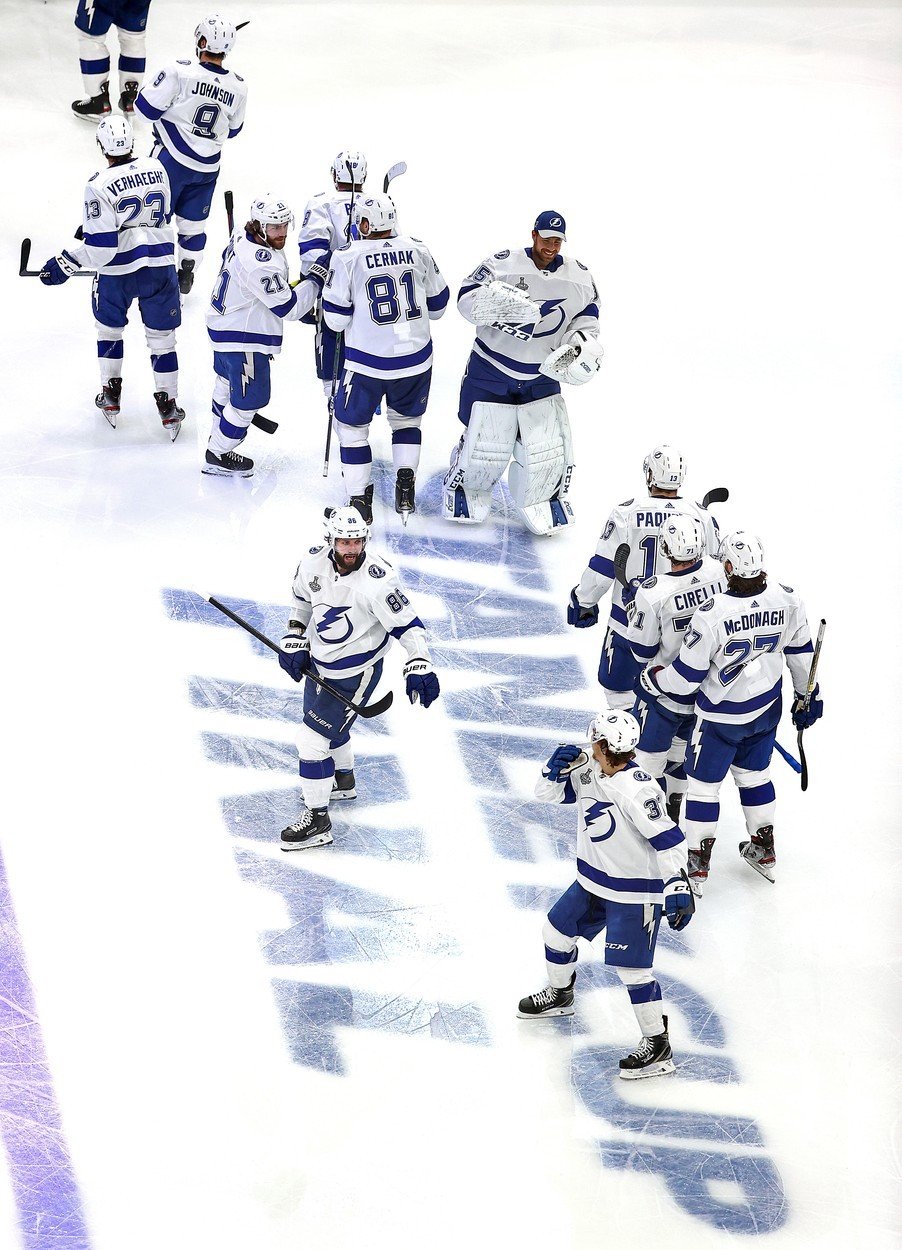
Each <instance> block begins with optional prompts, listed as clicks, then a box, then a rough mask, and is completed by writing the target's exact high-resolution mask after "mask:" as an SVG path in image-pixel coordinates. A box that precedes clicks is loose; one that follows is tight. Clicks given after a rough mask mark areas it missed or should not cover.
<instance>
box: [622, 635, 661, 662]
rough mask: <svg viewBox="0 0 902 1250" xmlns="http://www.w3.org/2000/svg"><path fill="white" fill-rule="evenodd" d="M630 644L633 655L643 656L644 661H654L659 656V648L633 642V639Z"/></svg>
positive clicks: (645, 643)
mask: <svg viewBox="0 0 902 1250" xmlns="http://www.w3.org/2000/svg"><path fill="white" fill-rule="evenodd" d="M629 644H630V651H632V653H633V655H641V657H642V659H643V660H653V659H654V658H655V656H656V655H657V654H658V648H657V647H653V646H651V645H650V644H649V643H647V642H633V640H632V638H631V639H630V640H629Z"/></svg>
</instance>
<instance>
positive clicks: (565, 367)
mask: <svg viewBox="0 0 902 1250" xmlns="http://www.w3.org/2000/svg"><path fill="white" fill-rule="evenodd" d="M603 355H604V348H603V347H602V346H601V344H600V343H598V342H596V340H595V339H593V338H590V337H589V335H588V334H584V333H583V332H582V330H577V331H576V332H575V334H574V335H573V338H572V339H571V340H570V342H569V343H562V344H561V346H560V347H556V348H555V350H554V351H553V352H552V353H551V355H550V356H548V357H547V358H546V359H545V360H544V361H543V362H542V363H541V364H540V365H539V373H544V374H545V377H546V378H553V379H554V381H555V382H569V383H570V385H571V386H582V385H584V383H586V382H591V381H592V379H593V378H594V377H595V374H596V373H597V372H598V370H599V369H600V368H601V358H602V356H603Z"/></svg>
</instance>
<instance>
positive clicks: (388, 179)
mask: <svg viewBox="0 0 902 1250" xmlns="http://www.w3.org/2000/svg"><path fill="white" fill-rule="evenodd" d="M406 173H407V161H398V163H397V165H392V167H391V169H390V170H389V171H388V173H387V174H386V175H385V177H384V178H383V180H382V194H383V195H385V193H386V192H387V191H388V188H389V185H390V184H391V183H392V182H394V180H395V178H400V177H401V175H402V174H406Z"/></svg>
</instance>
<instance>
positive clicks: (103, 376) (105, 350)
mask: <svg viewBox="0 0 902 1250" xmlns="http://www.w3.org/2000/svg"><path fill="white" fill-rule="evenodd" d="M94 328H95V329H96V331H97V345H98V350H97V361H98V364H99V366H100V381H101V384H102V385H105V384H106V383H107V382H109V380H110V378H121V377H122V366H123V360H124V351H123V347H122V339H123V335H124V333H125V326H106V325H103V323H102V322H100V321H95V322H94ZM144 338H145V340H146V342H147V346H148V348H149V350H150V363H151V367H152V368H153V380H154V387H155V388H156V390H158V391H166V392H167V394H168V395H169V397H170V399H175V398H176V397H177V396H178V391H179V365H178V357H177V356H176V352H175V330H151V329H150V328H149V327H148V326H145V327H144Z"/></svg>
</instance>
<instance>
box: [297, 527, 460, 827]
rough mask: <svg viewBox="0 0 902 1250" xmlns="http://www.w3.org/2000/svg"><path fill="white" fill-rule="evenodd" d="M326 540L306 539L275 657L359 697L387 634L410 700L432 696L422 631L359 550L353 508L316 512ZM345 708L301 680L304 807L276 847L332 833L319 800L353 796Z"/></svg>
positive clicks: (364, 535) (391, 578) (380, 565)
mask: <svg viewBox="0 0 902 1250" xmlns="http://www.w3.org/2000/svg"><path fill="white" fill-rule="evenodd" d="M325 528H326V535H325V536H326V542H325V544H324V545H323V546H319V547H311V548H310V552H309V554H308V555H307V556H305V557H304V559H303V560H302V561H301V563H300V564H299V565H298V568H297V572H296V573H295V577H294V583H293V585H292V588H291V593H292V599H293V607H292V609H291V615H290V617H289V621H288V633H287V634H286V635H285V637H284V638H283V639H282V651H281V654H280V655H279V663H280V664H281V666H282V668H284V669H285V671H286V672H287V673H288V674H289V675H290V676H291V677H292V678H293V679H294V680H295V681H300V680H301V678H302V677H303V676H304V674H305V673H306V672H307V671H308V670H309V671H311V672H312V673H314V674H315V675H316V676H319V677H322V678H324V679H325V680H326V681H328V682H329V684H330V685H332V686H334V687H336V688H337V689H338V690H340V691H341V692H342V694H343V695H344V696H345V698H347V699H350V700H351V701H352V702H354V703H356V704H358V705H366V704H367V703H368V702H369V700H370V698H371V697H372V694H373V691H374V690H375V688H376V685H377V683H378V681H379V677H380V675H381V673H382V660H383V657H384V655H385V653H386V651H387V650H388V648H389V644H390V642H391V640H392V638H395V639H397V640H398V641H399V642H400V644H401V646H402V647H403V648H404V650H405V652H406V653H407V663H406V664H405V666H404V678H405V682H406V686H407V696H408V698H409V699H410V701H411V703H416V702H417V700H419V702H420V703H421V704H422V705H423V707H429V705H430V704H431V703H432V702H434V700H435V699H437V698H438V696H439V693H440V689H439V681H438V677H436V675H435V672H434V670H433V668H432V663H431V661H430V658H429V648H428V646H427V645H426V630H425V629H424V627H423V622H422V621H421V620H420V618H419V617H418V616H417V614H416V610H415V609H414V608H413V607H412V605H411V603H410V600H409V599H408V597H407V595H406V594H405V593H404V588H403V586H402V585H401V580H400V578H399V577H398V574H397V573H396V572H395V570H394V569H393V568H392V566H391V565H390V564H389V562H388V561H387V560H386V559H385V558H384V556H381V555H378V554H376V553H374V552H372V551H370V550H368V549H367V539H368V537H369V527H368V526H367V524H366V522H365V521H364V520H363V518H362V517H361V515H360V513H359V512H358V511H357V509H356V508H335V509H332V511H331V512H329V513H327V516H326V527H325ZM353 722H354V713H353V712H352V711H351V710H350V709H349V708H348V707H346V706H345V704H343V703H341V702H340V701H339V700H338V699H336V698H335V697H334V695H332V694H330V693H329V692H328V691H325V690H323V689H322V688H321V687H319V686H315V685H314V684H313V683H312V682H307V684H306V685H305V686H304V720H303V723H302V724H301V727H300V729H299V731H298V739H297V742H298V755H299V757H300V764H299V769H300V774H301V790H302V792H303V795H304V804H305V807H304V810H303V812H302V813H301V815H300V817H299V818H298V819H297V820H296V821H295V823H294V824H292V825H289V826H288V827H287V828H286V829H283V830H282V850H283V851H299V850H303V849H305V848H306V847H309V846H324V845H325V844H326V843H328V842H331V841H332V822H331V820H330V819H329V812H328V803H329V799H330V796H331V798H333V799H354V798H356V797H357V790H356V782H355V778H354V752H353V748H352V747H351V741H350V731H351V725H352V724H353Z"/></svg>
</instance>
